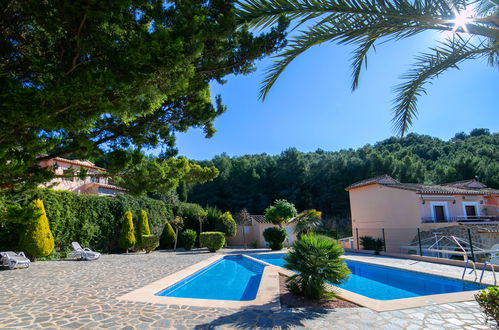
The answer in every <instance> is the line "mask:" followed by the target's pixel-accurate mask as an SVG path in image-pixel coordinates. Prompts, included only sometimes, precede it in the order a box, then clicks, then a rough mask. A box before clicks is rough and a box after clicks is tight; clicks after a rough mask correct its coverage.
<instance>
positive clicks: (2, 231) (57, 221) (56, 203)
mask: <svg viewBox="0 0 499 330" xmlns="http://www.w3.org/2000/svg"><path fill="white" fill-rule="evenodd" d="M0 193H1V195H2V198H4V200H5V201H7V202H8V203H9V205H12V206H19V207H21V208H23V209H26V208H27V206H29V205H31V203H32V202H33V200H34V199H41V200H43V204H44V205H45V211H46V213H47V218H48V219H49V225H50V229H51V231H52V234H53V236H54V240H55V247H54V250H56V251H59V252H60V251H63V250H64V249H67V248H68V247H70V244H71V242H73V241H77V242H79V243H80V244H81V245H82V246H89V247H91V248H92V249H94V250H96V251H100V252H105V253H112V252H117V251H120V250H121V248H120V247H119V238H120V233H121V229H122V221H121V219H122V218H123V214H124V213H125V211H127V210H131V211H132V213H135V214H137V215H138V212H139V210H144V211H146V212H147V215H148V218H149V225H150V230H151V233H152V234H154V235H158V234H160V233H161V230H162V229H163V225H164V222H165V220H168V219H172V218H173V212H172V210H173V208H174V206H173V205H172V204H167V203H166V202H164V201H161V200H156V199H152V198H148V197H145V196H141V197H136V196H130V195H127V194H120V195H117V196H114V197H109V196H96V195H87V194H76V193H73V192H70V191H55V190H52V189H34V190H29V191H24V192H22V193H18V194H15V195H14V194H13V193H11V192H6V191H2V190H1V189H0ZM20 229H22V228H21V226H19V224H18V223H16V222H15V221H12V220H11V219H8V220H7V222H6V223H4V224H3V225H0V251H9V250H14V251H16V250H20V247H19V238H20V234H21V230H20Z"/></svg>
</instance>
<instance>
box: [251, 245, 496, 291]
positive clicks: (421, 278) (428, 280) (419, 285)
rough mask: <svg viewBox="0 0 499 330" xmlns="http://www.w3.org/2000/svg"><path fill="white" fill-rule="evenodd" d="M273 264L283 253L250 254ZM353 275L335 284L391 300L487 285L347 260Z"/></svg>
mask: <svg viewBox="0 0 499 330" xmlns="http://www.w3.org/2000/svg"><path fill="white" fill-rule="evenodd" d="M252 257H254V258H256V259H259V260H262V261H265V262H267V263H269V264H272V265H276V266H281V267H283V266H284V259H283V257H284V254H264V255H252ZM346 264H347V266H348V268H350V271H351V272H352V274H351V275H350V276H349V277H348V278H347V280H346V281H345V282H344V283H343V284H340V285H337V286H338V287H340V288H342V289H345V290H348V291H352V292H355V293H357V294H360V295H363V296H366V297H369V298H373V299H378V300H392V299H402V298H413V297H420V296H427V295H434V294H441V293H451V292H462V291H473V290H481V289H483V288H485V287H486V286H484V285H480V284H477V283H471V282H466V281H460V280H455V279H451V278H446V277H441V276H435V275H430V274H424V273H418V272H411V271H406V270H401V269H396V268H391V267H384V266H380V265H374V264H368V263H364V262H357V261H352V260H346Z"/></svg>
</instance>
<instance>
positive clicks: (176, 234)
mask: <svg viewBox="0 0 499 330" xmlns="http://www.w3.org/2000/svg"><path fill="white" fill-rule="evenodd" d="M177 240H178V228H175V245H174V246H173V251H177Z"/></svg>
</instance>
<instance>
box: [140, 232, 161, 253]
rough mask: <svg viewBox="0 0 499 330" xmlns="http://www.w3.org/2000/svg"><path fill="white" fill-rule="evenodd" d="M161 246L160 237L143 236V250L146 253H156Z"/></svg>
mask: <svg viewBox="0 0 499 330" xmlns="http://www.w3.org/2000/svg"><path fill="white" fill-rule="evenodd" d="M158 246H159V237H158V236H156V235H142V248H143V249H144V250H146V253H150V252H151V251H154V250H156V249H157V248H158Z"/></svg>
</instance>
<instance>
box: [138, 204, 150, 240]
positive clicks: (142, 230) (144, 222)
mask: <svg viewBox="0 0 499 330" xmlns="http://www.w3.org/2000/svg"><path fill="white" fill-rule="evenodd" d="M149 235H151V229H150V228H149V218H148V217H147V212H146V211H144V210H140V212H139V221H138V223H137V247H139V248H141V249H143V248H145V246H144V244H145V243H144V241H143V240H142V236H149Z"/></svg>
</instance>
